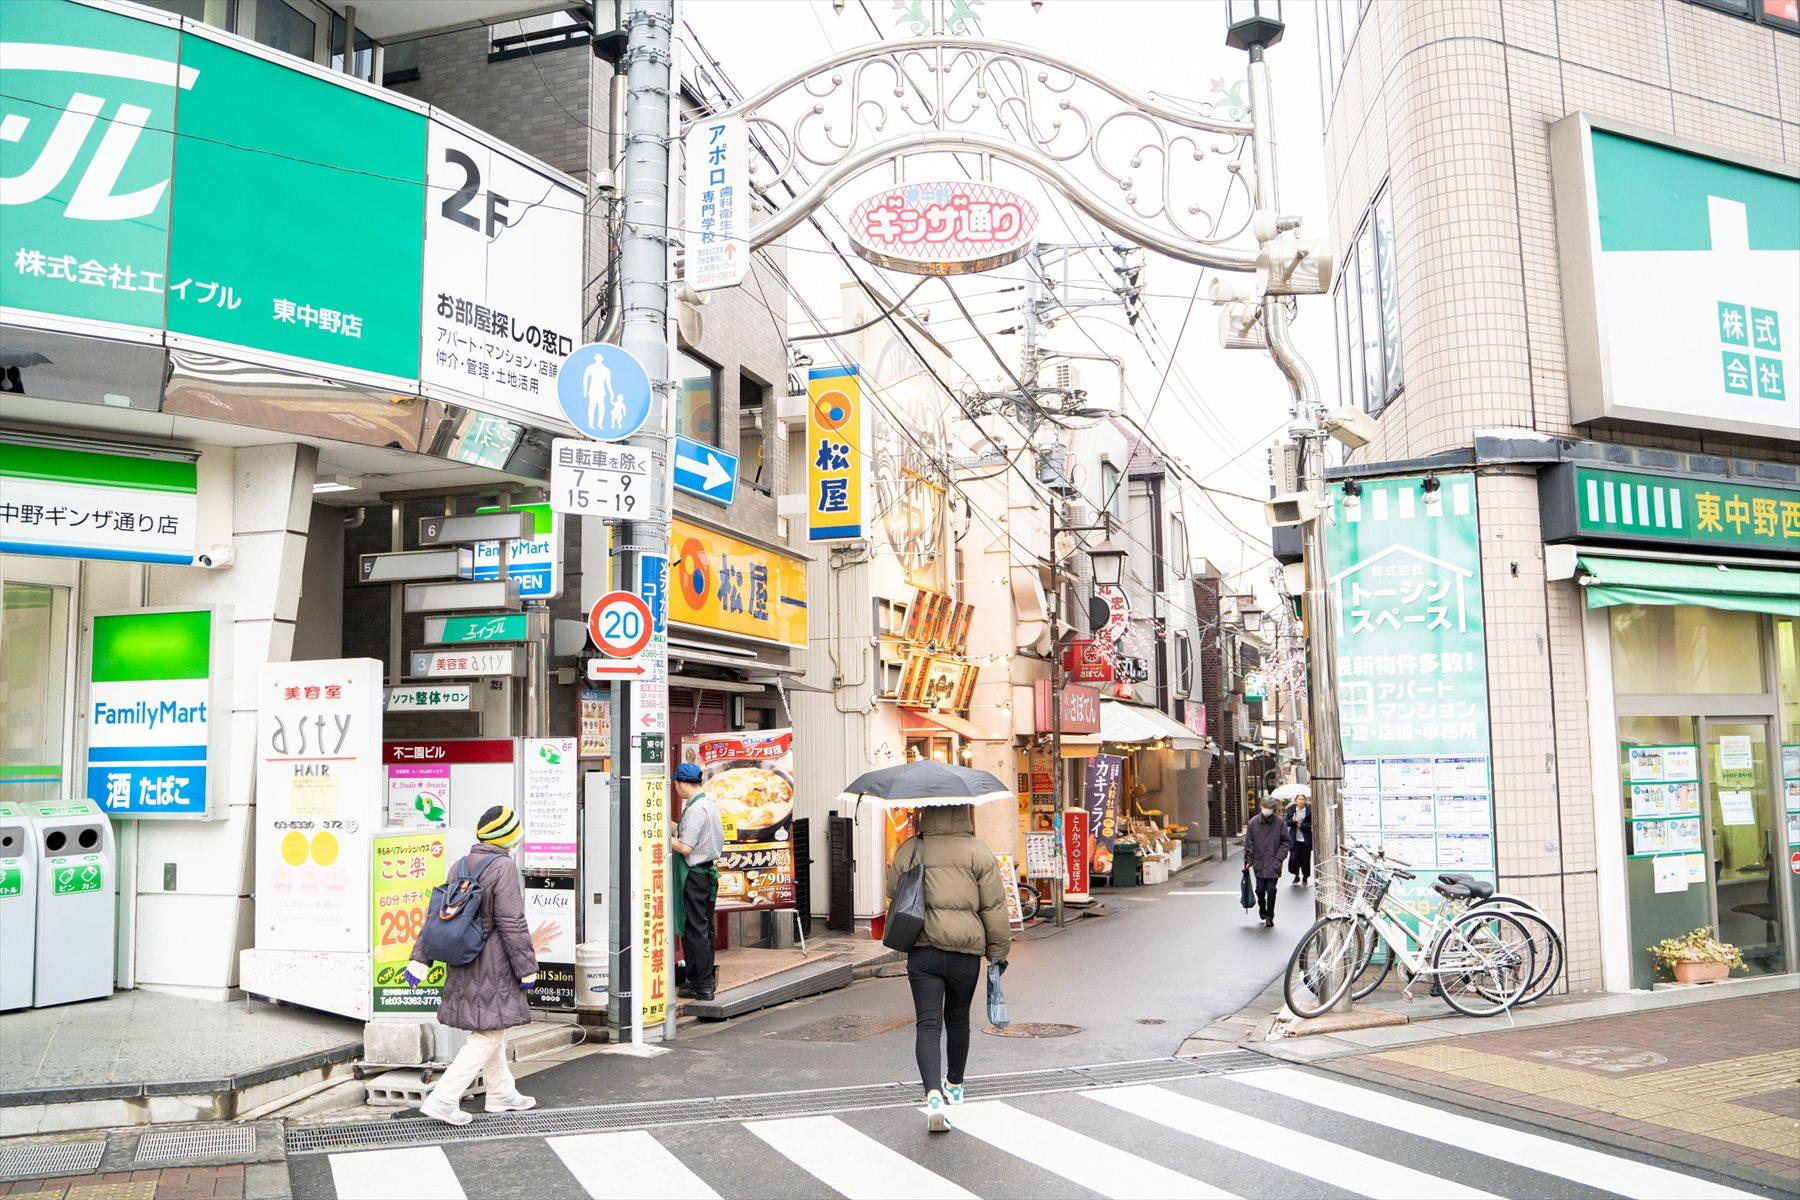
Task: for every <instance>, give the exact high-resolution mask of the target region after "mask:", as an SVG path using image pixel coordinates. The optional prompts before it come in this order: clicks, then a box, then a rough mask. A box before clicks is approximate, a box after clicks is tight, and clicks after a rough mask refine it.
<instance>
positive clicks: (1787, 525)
mask: <svg viewBox="0 0 1800 1200" xmlns="http://www.w3.org/2000/svg"><path fill="white" fill-rule="evenodd" d="M1560 470H1561V472H1562V473H1561V474H1559V473H1558V472H1551V473H1549V474H1547V475H1546V483H1545V485H1544V486H1545V489H1546V497H1545V499H1546V501H1547V502H1548V503H1547V504H1546V517H1547V519H1546V522H1545V526H1546V527H1545V534H1546V536H1555V534H1556V533H1558V532H1560V531H1557V530H1555V529H1553V528H1552V522H1551V521H1550V520H1549V519H1548V518H1549V515H1550V511H1551V510H1552V509H1554V508H1556V507H1558V506H1559V505H1567V506H1570V507H1572V509H1573V512H1572V514H1569V515H1571V516H1572V517H1573V520H1572V523H1571V524H1572V528H1571V529H1570V530H1569V531H1568V532H1570V533H1573V534H1585V535H1589V536H1603V537H1607V538H1622V539H1629V540H1632V541H1656V542H1677V543H1683V544H1686V545H1690V546H1711V547H1724V548H1730V549H1738V550H1776V551H1782V552H1786V553H1790V554H1792V553H1800V488H1792V487H1788V488H1780V487H1769V486H1766V485H1763V484H1755V483H1742V482H1739V481H1738V480H1735V479H1692V478H1688V477H1685V476H1680V475H1653V474H1648V473H1645V472H1641V471H1612V470H1606V469H1603V468H1599V467H1582V466H1574V467H1568V466H1565V467H1563V468H1561V469H1560ZM1559 484H1560V485H1561V486H1560V487H1559V486H1558V485H1559ZM1563 487H1572V488H1573V490H1574V495H1573V496H1568V495H1567V494H1559V493H1561V488H1563ZM1553 497H1554V499H1553Z"/></svg>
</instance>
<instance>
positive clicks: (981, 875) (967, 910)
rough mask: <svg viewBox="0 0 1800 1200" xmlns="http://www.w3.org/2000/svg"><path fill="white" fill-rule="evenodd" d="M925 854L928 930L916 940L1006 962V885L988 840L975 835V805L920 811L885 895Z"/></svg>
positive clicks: (891, 872)
mask: <svg viewBox="0 0 1800 1200" xmlns="http://www.w3.org/2000/svg"><path fill="white" fill-rule="evenodd" d="M921 853H922V854H924V855H925V930H924V932H923V933H921V934H919V940H918V942H917V943H916V944H917V945H920V946H931V947H933V948H935V949H938V950H948V951H951V952H953V953H958V954H985V955H986V956H987V957H988V958H989V959H990V960H991V961H993V962H1005V961H1006V955H1007V953H1008V952H1009V951H1010V950H1011V949H1012V927H1011V926H1010V925H1009V924H1008V923H1007V920H1006V885H1005V881H1004V880H1002V879H1001V878H1000V864H999V863H997V862H995V861H994V852H993V851H992V850H989V849H988V847H987V843H985V842H983V841H981V840H980V839H979V838H977V837H976V836H975V810H974V809H972V808H970V807H969V806H968V805H966V804H958V805H953V806H950V807H945V808H926V809H921V810H920V811H919V835H918V836H915V837H910V838H908V839H907V840H906V841H904V842H902V843H901V844H900V848H899V849H898V850H896V851H894V865H893V866H891V867H889V868H888V875H887V895H888V899H889V900H892V899H893V897H894V888H895V886H896V885H898V883H899V882H900V875H901V873H902V872H904V871H906V870H907V869H908V868H910V867H912V866H913V865H914V864H915V863H917V862H918V855H919V854H921Z"/></svg>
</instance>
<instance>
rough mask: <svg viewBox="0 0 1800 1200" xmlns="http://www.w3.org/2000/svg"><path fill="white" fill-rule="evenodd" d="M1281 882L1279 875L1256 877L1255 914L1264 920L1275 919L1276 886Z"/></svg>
mask: <svg viewBox="0 0 1800 1200" xmlns="http://www.w3.org/2000/svg"><path fill="white" fill-rule="evenodd" d="M1280 883H1281V876H1279V875H1274V876H1271V877H1269V878H1268V879H1264V878H1263V877H1262V876H1260V875H1259V876H1257V878H1256V915H1257V916H1259V917H1261V918H1262V919H1263V920H1265V921H1273V920H1274V919H1275V896H1276V894H1277V893H1276V887H1277V886H1278V885H1279V884H1280Z"/></svg>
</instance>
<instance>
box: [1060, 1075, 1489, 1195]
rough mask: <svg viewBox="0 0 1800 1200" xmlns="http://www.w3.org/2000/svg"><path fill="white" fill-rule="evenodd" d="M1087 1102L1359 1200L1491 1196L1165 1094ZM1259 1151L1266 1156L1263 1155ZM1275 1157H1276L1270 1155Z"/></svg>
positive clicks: (1096, 1094) (1113, 1095)
mask: <svg viewBox="0 0 1800 1200" xmlns="http://www.w3.org/2000/svg"><path fill="white" fill-rule="evenodd" d="M1081 1094H1082V1095H1083V1096H1086V1097H1087V1098H1088V1099H1090V1100H1098V1101H1099V1102H1100V1103H1102V1104H1107V1105H1111V1106H1112V1107H1113V1108H1116V1109H1119V1110H1121V1111H1123V1112H1128V1113H1130V1114H1132V1115H1133V1116H1136V1117H1141V1118H1143V1119H1144V1120H1146V1121H1155V1122H1156V1123H1157V1124H1159V1125H1166V1126H1168V1127H1169V1128H1170V1129H1173V1130H1176V1131H1178V1132H1181V1133H1186V1134H1191V1135H1192V1136H1194V1137H1197V1138H1201V1139H1203V1140H1205V1141H1209V1142H1214V1143H1216V1144H1218V1145H1221V1146H1224V1147H1225V1148H1227V1149H1229V1150H1236V1151H1238V1152H1239V1153H1242V1154H1249V1155H1252V1156H1254V1157H1257V1158H1261V1159H1264V1160H1265V1161H1268V1162H1271V1163H1273V1164H1274V1165H1276V1166H1279V1167H1282V1168H1284V1169H1286V1170H1289V1171H1292V1172H1294V1173H1295V1174H1298V1175H1305V1176H1308V1177H1309V1178H1312V1179H1317V1180H1318V1181H1319V1182H1320V1183H1329V1184H1331V1185H1332V1186H1333V1187H1341V1188H1344V1189H1345V1190H1346V1191H1352V1192H1356V1193H1357V1194H1358V1195H1363V1196H1380V1197H1383V1198H1384V1200H1386V1198H1388V1197H1392V1198H1393V1200H1415V1198H1416V1200H1435V1198H1436V1197H1440V1196H1442V1197H1462V1198H1464V1200H1495V1197H1494V1195H1493V1193H1491V1192H1484V1191H1481V1190H1480V1189H1478V1188H1472V1187H1464V1186H1463V1185H1462V1184H1460V1183H1453V1182H1451V1181H1450V1180H1448V1179H1440V1178H1439V1177H1438V1176H1436V1175H1429V1174H1426V1173H1425V1172H1424V1171H1415V1170H1413V1168H1411V1167H1406V1166H1401V1165H1400V1164H1399V1163H1394V1162H1389V1161H1388V1160H1387V1159H1385V1158H1377V1157H1376V1156H1375V1155H1373V1154H1364V1153H1363V1152H1362V1151H1360V1150H1352V1149H1350V1148H1349V1147H1348V1146H1340V1145H1338V1144H1337V1143H1336V1142H1328V1141H1326V1140H1325V1139H1324V1138H1316V1137H1313V1136H1311V1135H1310V1134H1305V1133H1299V1132H1297V1131H1295V1130H1292V1129H1289V1128H1287V1127H1286V1126H1283V1125H1277V1124H1275V1123H1274V1122H1273V1121H1264V1120H1262V1119H1260V1118H1258V1117H1252V1116H1248V1115H1246V1114H1244V1113H1240V1112H1234V1111H1233V1110H1231V1109H1229V1108H1221V1107H1220V1106H1219V1105H1217V1104H1208V1103H1206V1101H1204V1100H1196V1099H1194V1098H1193V1097H1192V1096H1184V1095H1182V1094H1181V1093H1180V1092H1172V1091H1170V1090H1169V1089H1167V1088H1160V1087H1155V1086H1153V1085H1150V1084H1140V1085H1138V1086H1135V1087H1121V1088H1103V1089H1099V1090H1096V1091H1091V1092H1083V1093H1081ZM1265 1150H1266V1151H1267V1153H1265ZM1277 1151H1279V1153H1278V1154H1277V1153H1275V1152H1277Z"/></svg>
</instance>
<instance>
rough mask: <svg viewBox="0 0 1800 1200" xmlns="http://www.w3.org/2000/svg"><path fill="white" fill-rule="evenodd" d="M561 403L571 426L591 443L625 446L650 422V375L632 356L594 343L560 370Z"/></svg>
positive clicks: (582, 348)
mask: <svg viewBox="0 0 1800 1200" xmlns="http://www.w3.org/2000/svg"><path fill="white" fill-rule="evenodd" d="M556 399H557V401H558V402H559V403H561V405H562V410H563V415H564V416H566V417H568V418H569V424H571V425H573V426H574V427H575V428H577V429H579V430H581V432H583V433H585V434H587V435H588V436H589V437H591V438H599V439H600V440H601V441H603V442H619V441H623V440H625V439H626V438H628V437H630V436H631V435H632V434H634V433H636V432H637V431H638V430H640V429H642V428H643V427H644V422H645V421H647V420H649V419H650V376H649V375H648V374H646V373H645V371H644V367H643V364H642V363H640V362H638V360H637V359H636V358H635V357H633V356H632V354H631V353H630V351H627V350H622V349H620V348H619V347H618V346H610V345H607V344H606V343H604V342H590V343H588V344H587V345H585V346H577V347H576V348H575V352H574V353H573V354H571V355H569V357H567V358H565V359H564V360H563V365H562V366H561V368H559V369H558V370H557V372H556Z"/></svg>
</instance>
